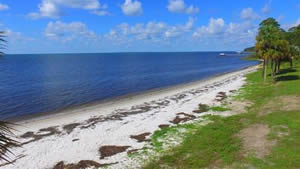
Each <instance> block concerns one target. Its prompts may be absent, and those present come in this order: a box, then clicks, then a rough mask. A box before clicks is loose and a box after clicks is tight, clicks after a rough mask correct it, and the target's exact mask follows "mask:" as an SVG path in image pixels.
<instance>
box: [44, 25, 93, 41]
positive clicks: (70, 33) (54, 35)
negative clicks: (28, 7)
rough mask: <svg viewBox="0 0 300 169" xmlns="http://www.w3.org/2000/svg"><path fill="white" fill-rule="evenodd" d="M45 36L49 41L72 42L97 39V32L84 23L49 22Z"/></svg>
mask: <svg viewBox="0 0 300 169" xmlns="http://www.w3.org/2000/svg"><path fill="white" fill-rule="evenodd" d="M45 36H46V37H48V38H49V39H55V40H61V41H71V40H74V39H81V38H82V39H89V40H90V39H96V38H97V35H96V33H95V32H93V31H91V30H89V29H88V28H87V26H86V25H85V24H84V23H82V22H71V23H64V22H61V21H56V22H49V23H48V25H47V27H46V29H45Z"/></svg>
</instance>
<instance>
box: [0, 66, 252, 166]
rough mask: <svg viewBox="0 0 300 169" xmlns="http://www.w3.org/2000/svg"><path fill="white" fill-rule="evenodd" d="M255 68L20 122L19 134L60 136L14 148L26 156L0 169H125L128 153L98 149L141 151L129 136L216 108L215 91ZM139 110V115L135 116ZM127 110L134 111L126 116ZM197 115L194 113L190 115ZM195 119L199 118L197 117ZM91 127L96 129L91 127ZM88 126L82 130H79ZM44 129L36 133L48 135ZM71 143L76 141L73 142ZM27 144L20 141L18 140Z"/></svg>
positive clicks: (238, 82) (226, 88)
mask: <svg viewBox="0 0 300 169" xmlns="http://www.w3.org/2000/svg"><path fill="white" fill-rule="evenodd" d="M255 70H256V67H251V68H247V69H244V70H241V71H237V72H233V73H229V74H225V75H222V76H218V77H215V78H211V79H208V80H205V81H199V82H193V83H190V84H185V85H180V86H175V87H171V88H168V89H161V90H156V91H151V92H147V93H145V94H140V95H136V96H130V97H127V98H122V99H118V100H112V101H109V102H106V103H101V104H94V105H89V106H82V107H80V108H77V109H72V110H64V111H62V112H60V113H58V114H55V115H48V116H44V117H39V118H34V119H30V120H26V121H23V122H20V126H18V127H17V130H18V131H19V133H18V135H22V134H24V133H26V132H28V131H32V132H34V133H35V134H37V133H38V131H39V130H40V129H43V128H48V127H52V126H58V127H57V131H59V132H60V134H54V135H50V136H48V137H44V138H42V139H40V140H37V141H34V142H31V143H28V144H25V145H23V147H22V148H17V149H14V153H15V154H16V155H18V156H24V157H22V158H20V159H18V160H17V161H16V162H14V163H13V164H10V165H5V166H2V167H0V168H1V169H51V168H52V167H53V166H54V165H55V164H57V163H58V162H60V161H64V162H65V163H67V164H68V163H78V162H79V161H80V160H93V161H96V162H99V163H101V164H103V163H114V162H118V164H116V165H113V168H124V167H125V166H126V165H128V164H130V163H129V158H128V156H127V153H126V152H124V153H120V154H116V155H114V156H111V157H107V158H105V159H102V160H100V153H99V148H100V147H101V146H105V145H117V146H131V148H129V149H128V150H131V149H140V148H142V147H143V146H144V145H145V142H142V143H138V142H137V141H136V140H134V139H131V138H130V135H137V134H142V133H145V132H150V133H153V132H154V131H155V130H158V129H159V127H158V126H159V125H160V124H170V122H169V121H171V120H173V119H174V118H175V117H176V113H179V112H185V113H189V114H193V113H192V111H193V110H195V109H196V108H197V107H198V104H199V103H204V104H210V105H212V104H218V103H217V101H215V98H216V95H217V93H218V92H226V93H227V94H229V91H230V90H237V89H239V88H240V87H241V86H242V85H243V84H244V80H245V78H244V75H245V74H247V73H249V72H253V71H255ZM137 111H138V112H137ZM125 112H136V113H133V114H131V115H130V114H128V113H125ZM118 114H123V115H124V117H122V120H107V119H106V120H99V119H98V122H97V121H95V120H94V121H93V120H90V121H87V120H88V119H90V118H92V117H101V118H102V119H105V118H108V117H111V118H112V117H114V118H118V116H113V115H118ZM193 115H195V114H193ZM198 116H199V115H198ZM70 123H81V124H80V125H79V126H77V127H76V128H75V129H74V130H73V131H72V132H71V133H69V134H68V133H67V132H66V130H64V129H63V126H64V125H66V124H70ZM91 123H94V125H91ZM88 125H90V127H88V128H86V129H80V127H82V126H88ZM47 133H49V132H47V131H43V132H40V133H39V134H47ZM74 139H79V140H78V141H74ZM29 140H31V139H30V138H26V139H21V142H26V141H29Z"/></svg>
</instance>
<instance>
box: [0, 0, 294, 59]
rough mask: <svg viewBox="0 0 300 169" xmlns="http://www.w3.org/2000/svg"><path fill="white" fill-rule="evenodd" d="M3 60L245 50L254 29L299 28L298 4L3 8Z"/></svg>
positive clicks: (59, 0) (254, 0) (201, 0)
mask: <svg viewBox="0 0 300 169" xmlns="http://www.w3.org/2000/svg"><path fill="white" fill-rule="evenodd" d="M0 16H1V17H0V30H4V31H6V34H7V38H6V39H7V41H8V45H7V49H6V50H5V52H6V53H78V52H79V53H94V52H141V51H215V50H218V51H222V50H242V49H243V48H245V47H248V46H252V45H253V44H254V42H255V36H256V33H257V28H258V24H259V23H260V22H261V21H262V20H263V19H265V18H267V17H274V18H276V19H277V20H278V21H279V22H280V24H281V26H282V27H283V28H285V29H288V28H289V27H292V26H295V25H297V24H300V1H299V0H286V1H284V2H283V1H282V0H242V1H241V0H239V1H238V0H226V1H224V0H222V1H221V0H218V1H217V0H210V1H208V0H30V1H17V0H0Z"/></svg>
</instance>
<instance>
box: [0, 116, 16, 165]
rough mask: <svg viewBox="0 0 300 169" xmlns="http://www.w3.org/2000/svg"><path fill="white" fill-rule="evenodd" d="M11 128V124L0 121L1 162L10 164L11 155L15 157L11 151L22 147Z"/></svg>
mask: <svg viewBox="0 0 300 169" xmlns="http://www.w3.org/2000/svg"><path fill="white" fill-rule="evenodd" d="M11 126H12V124H11V123H8V122H3V121H0V160H4V161H6V162H10V157H9V155H14V154H13V152H12V151H11V149H12V148H14V147H19V146H20V144H19V142H18V141H16V140H15V138H16V136H15V135H14V134H13V132H12V131H13V129H12V127H11Z"/></svg>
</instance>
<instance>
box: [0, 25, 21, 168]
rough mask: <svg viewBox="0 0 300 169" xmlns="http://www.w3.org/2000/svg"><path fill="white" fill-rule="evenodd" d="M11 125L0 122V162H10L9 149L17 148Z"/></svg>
mask: <svg viewBox="0 0 300 169" xmlns="http://www.w3.org/2000/svg"><path fill="white" fill-rule="evenodd" d="M4 38H5V33H4V32H3V31H0V55H1V56H2V55H3V54H4V53H3V52H2V49H3V48H4V47H5V43H6V41H5V39H4ZM11 126H12V124H10V123H8V122H4V121H0V160H4V161H6V162H9V161H10V158H9V155H10V154H13V153H12V152H11V148H13V147H17V146H18V145H19V144H18V142H17V141H16V140H15V135H14V134H13V132H12V127H11Z"/></svg>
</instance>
